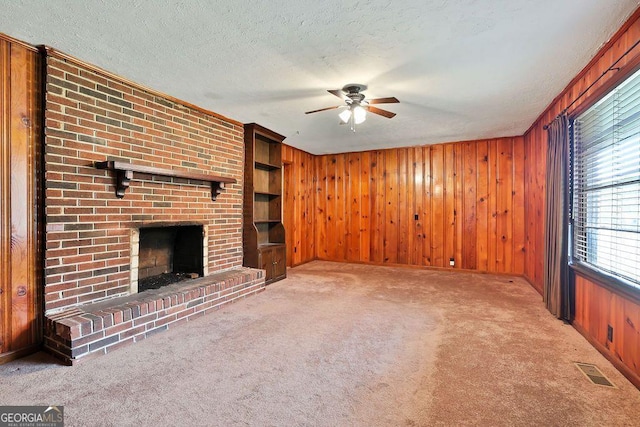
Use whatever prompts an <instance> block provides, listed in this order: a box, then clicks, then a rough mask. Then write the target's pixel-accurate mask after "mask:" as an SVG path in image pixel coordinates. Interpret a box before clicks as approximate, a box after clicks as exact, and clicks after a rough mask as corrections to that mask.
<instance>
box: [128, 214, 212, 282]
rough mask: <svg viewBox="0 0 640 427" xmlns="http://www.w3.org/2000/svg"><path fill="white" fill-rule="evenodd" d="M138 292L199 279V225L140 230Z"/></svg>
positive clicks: (201, 271) (200, 270) (201, 247)
mask: <svg viewBox="0 0 640 427" xmlns="http://www.w3.org/2000/svg"><path fill="white" fill-rule="evenodd" d="M139 233H140V234H139V247H138V292H143V291H146V290H148V289H159V288H161V287H163V286H167V285H170V284H172V283H176V282H180V281H183V280H188V279H195V278H196V277H201V276H202V275H203V273H204V268H203V229H202V226H201V225H177V226H168V227H148V228H140V230H139Z"/></svg>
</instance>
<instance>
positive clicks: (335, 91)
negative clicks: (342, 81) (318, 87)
mask: <svg viewBox="0 0 640 427" xmlns="http://www.w3.org/2000/svg"><path fill="white" fill-rule="evenodd" d="M327 92H329V93H330V94H331V95H335V96H337V97H338V98H340V99H345V97H344V92H342V91H341V90H340V89H330V90H327Z"/></svg>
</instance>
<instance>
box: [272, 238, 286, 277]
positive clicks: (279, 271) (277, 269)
mask: <svg viewBox="0 0 640 427" xmlns="http://www.w3.org/2000/svg"><path fill="white" fill-rule="evenodd" d="M272 259H273V279H274V280H280V279H284V278H285V277H286V276H287V255H286V247H285V246H279V247H277V248H274V249H273V256H272Z"/></svg>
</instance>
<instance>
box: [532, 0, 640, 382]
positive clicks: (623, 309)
mask: <svg viewBox="0 0 640 427" xmlns="http://www.w3.org/2000/svg"><path fill="white" fill-rule="evenodd" d="M639 39H640V9H638V10H637V11H636V12H635V13H634V14H633V15H632V16H631V18H630V19H629V20H628V21H627V22H626V23H625V24H624V25H623V26H622V27H621V28H620V30H619V31H618V32H617V33H616V34H615V35H614V36H613V37H612V38H611V40H610V41H609V42H608V43H607V44H606V45H605V46H603V48H602V49H601V50H600V52H599V53H598V54H597V55H596V56H595V57H594V58H593V60H592V61H591V62H590V63H589V64H588V65H587V66H586V67H585V68H584V69H583V70H582V72H580V73H579V74H578V75H577V76H576V77H575V78H574V79H573V80H572V81H571V83H570V84H569V85H568V86H567V88H566V89H565V90H564V91H563V92H562V93H560V94H559V95H558V96H557V97H556V99H555V100H554V101H553V102H552V103H551V104H550V106H549V107H548V108H547V109H546V110H545V111H544V113H543V114H542V115H541V116H540V117H539V118H538V119H537V120H536V121H535V123H534V124H533V125H532V126H531V128H530V129H529V130H528V131H527V132H526V133H525V135H524V141H525V155H526V161H525V194H526V204H525V215H526V259H525V277H526V278H528V279H529V281H530V282H531V283H532V284H533V286H534V287H535V288H536V289H537V290H538V291H539V292H540V293H542V289H543V286H544V282H543V266H544V240H543V239H544V226H545V218H544V211H545V187H546V182H545V180H546V178H545V174H546V153H547V133H546V131H545V130H544V128H543V127H544V125H545V124H547V123H549V122H550V121H551V120H552V119H553V118H554V117H556V116H557V115H558V114H559V113H560V112H561V111H562V110H563V109H565V108H566V107H567V106H569V104H570V103H571V102H572V101H573V100H574V99H576V97H578V95H579V94H580V93H582V92H583V91H584V90H586V89H587V88H588V87H589V85H591V84H592V83H593V82H594V81H596V79H598V78H599V77H600V76H601V75H602V74H603V73H604V72H605V71H606V70H607V69H608V68H609V67H610V66H611V65H613V63H614V62H615V61H616V60H617V59H618V58H620V56H622V55H623V54H624V53H625V52H626V51H627V50H628V49H629V48H630V47H631V46H632V45H633V44H634V43H635V42H636V41H638V40H639ZM639 61H640V46H638V47H636V48H634V50H632V51H631V52H630V54H629V55H627V56H626V57H625V58H624V59H623V60H621V61H620V62H619V63H618V64H616V67H619V70H614V71H610V72H608V73H606V74H605V75H604V77H603V78H601V79H600V81H599V82H598V83H596V84H595V85H594V86H593V88H591V89H590V90H589V91H588V92H587V93H586V95H585V96H583V97H582V98H580V99H579V100H578V101H577V102H576V103H575V104H574V105H573V106H572V107H571V109H570V110H569V113H572V112H574V111H577V110H578V109H582V108H585V106H588V105H591V104H592V103H593V102H594V101H595V100H596V98H598V97H599V96H600V95H601V93H602V92H603V91H604V90H605V89H606V88H607V87H608V86H610V85H611V84H612V83H614V82H615V81H619V80H621V79H622V78H624V77H625V76H627V75H629V73H630V72H631V70H632V69H635V68H636V67H637V66H638V62H639ZM576 293H577V297H576V319H575V325H576V328H577V329H578V330H580V331H581V332H582V333H583V334H585V336H586V337H587V339H589V340H590V341H592V342H593V343H594V344H596V347H597V348H599V349H600V350H601V351H602V352H603V353H604V354H605V355H606V356H607V357H609V358H610V359H611V360H613V361H614V362H615V363H616V364H617V365H618V368H619V369H620V370H621V371H623V372H625V373H626V374H628V373H629V372H633V373H635V374H634V375H636V376H635V377H630V378H631V379H632V380H633V378H635V380H634V381H635V383H636V386H638V387H640V377H638V375H639V373H640V371H639V370H638V367H639V366H640V365H639V363H638V360H639V357H640V345H639V343H638V341H637V339H638V333H639V332H638V325H639V324H640V320H639V319H638V313H639V312H640V304H638V303H637V302H636V301H632V300H630V299H628V298H624V297H623V296H621V295H616V294H614V293H612V292H610V291H608V290H606V289H605V288H603V287H601V286H599V285H598V284H597V283H594V282H589V281H587V280H586V279H584V278H581V277H578V278H577V283H576ZM626 319H628V321H630V322H631V323H632V324H633V325H634V326H632V325H631V324H629V323H625V322H627V320H626ZM607 322H614V323H615V325H613V324H612V326H614V334H615V338H614V344H613V346H611V345H609V346H606V343H605V341H603V331H604V339H605V340H606V329H607ZM634 340H635V341H634ZM597 343H600V344H602V345H598V344H597ZM633 343H635V344H633ZM619 345H622V346H623V347H622V348H620V347H619ZM627 376H629V375H627Z"/></svg>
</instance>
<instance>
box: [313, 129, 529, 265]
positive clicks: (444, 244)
mask: <svg viewBox="0 0 640 427" xmlns="http://www.w3.org/2000/svg"><path fill="white" fill-rule="evenodd" d="M523 148H524V145H523V139H522V138H519V137H516V138H501V139H496V140H490V141H471V142H463V143H448V144H439V145H432V146H425V147H409V148H399V149H392V150H379V151H371V152H365V153H346V154H333V155H325V156H318V157H316V167H317V170H316V174H317V180H318V182H328V183H329V185H327V188H328V190H327V191H328V193H326V194H325V193H323V192H322V191H318V192H317V193H316V199H315V204H316V209H315V211H316V222H315V223H316V235H317V236H322V238H321V239H318V240H317V247H318V248H320V247H321V245H322V247H323V248H324V249H323V250H318V252H317V257H318V258H320V259H325V260H332V261H351V262H370V263H376V264H390V265H414V266H433V267H441V268H452V267H450V265H449V259H450V258H454V259H455V266H454V267H453V268H466V269H472V270H479V271H491V272H505V273H513V274H522V273H523V272H524V271H523V268H524V264H523V263H522V262H520V263H518V262H516V260H517V259H522V256H523V255H522V254H519V255H518V254H516V253H515V252H516V251H520V252H521V251H522V248H523V247H524V236H525V232H524V225H525V224H524V222H523V221H522V220H517V219H515V218H513V215H514V212H519V213H520V214H522V210H523V206H522V201H523V200H524V194H523V189H524V158H523V157H515V156H514V153H516V152H522V150H523ZM321 187H322V186H321V185H319V186H318V188H321ZM516 196H517V197H518V199H517V200H519V201H517V200H516ZM343 199H348V203H343V202H342V201H341V200H343ZM516 206H518V208H516ZM518 209H519V210H518ZM365 213H366V215H365ZM416 215H417V219H416ZM365 217H366V218H365ZM363 220H365V221H364V222H363ZM516 226H519V227H520V229H519V230H516V229H515V227H516ZM498 235H499V236H500V237H499V238H498ZM503 236H504V237H503ZM320 240H321V241H320ZM345 241H346V243H345ZM345 245H346V251H345V250H344V249H343V248H344V247H345ZM356 247H357V249H356Z"/></svg>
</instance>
